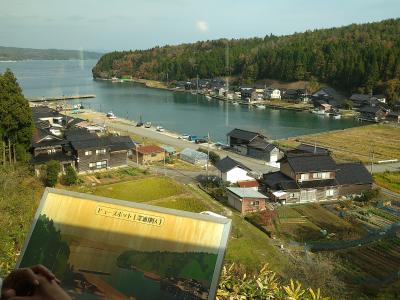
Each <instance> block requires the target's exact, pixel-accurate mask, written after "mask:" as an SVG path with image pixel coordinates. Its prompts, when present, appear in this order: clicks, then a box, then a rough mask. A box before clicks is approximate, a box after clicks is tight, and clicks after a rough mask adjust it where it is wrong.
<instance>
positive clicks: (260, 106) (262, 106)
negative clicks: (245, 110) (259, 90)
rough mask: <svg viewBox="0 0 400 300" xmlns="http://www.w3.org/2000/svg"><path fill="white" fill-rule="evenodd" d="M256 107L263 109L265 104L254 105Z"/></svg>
mask: <svg viewBox="0 0 400 300" xmlns="http://www.w3.org/2000/svg"><path fill="white" fill-rule="evenodd" d="M256 107H257V108H258V109H265V105H261V104H258V105H256Z"/></svg>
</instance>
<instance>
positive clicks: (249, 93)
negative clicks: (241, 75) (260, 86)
mask: <svg viewBox="0 0 400 300" xmlns="http://www.w3.org/2000/svg"><path fill="white" fill-rule="evenodd" d="M240 97H241V99H242V101H246V102H252V101H256V100H257V99H258V93H257V92H256V91H255V90H254V89H253V88H251V87H242V88H241V89H240Z"/></svg>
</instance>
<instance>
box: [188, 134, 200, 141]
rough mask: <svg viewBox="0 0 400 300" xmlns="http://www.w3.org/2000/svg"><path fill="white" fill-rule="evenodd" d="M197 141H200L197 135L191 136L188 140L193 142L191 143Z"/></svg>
mask: <svg viewBox="0 0 400 300" xmlns="http://www.w3.org/2000/svg"><path fill="white" fill-rule="evenodd" d="M196 139H198V137H197V136H196V135H191V136H189V138H188V140H189V141H191V142H194V141H195V140H196Z"/></svg>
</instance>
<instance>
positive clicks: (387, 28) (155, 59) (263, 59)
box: [93, 19, 400, 98]
mask: <svg viewBox="0 0 400 300" xmlns="http://www.w3.org/2000/svg"><path fill="white" fill-rule="evenodd" d="M227 45H229V69H228V68H227V59H226V53H228V51H227ZM167 73H168V78H169V79H170V80H184V79H187V78H194V77H196V76H197V75H199V77H200V78H209V77H215V76H225V75H226V74H228V73H229V74H231V75H234V76H238V77H239V78H240V80H241V82H242V83H249V82H252V81H254V80H257V79H263V78H273V79H279V80H284V81H296V80H318V81H321V82H325V83H329V84H331V85H333V86H336V87H339V88H340V89H342V90H344V91H347V92H349V93H350V92H353V91H359V92H367V93H368V92H370V91H371V89H373V91H374V92H386V93H387V94H388V97H389V98H395V97H396V93H398V92H399V88H400V81H399V78H400V19H391V20H385V21H382V22H377V23H368V24H362V25H355V24H353V25H349V26H345V27H340V28H331V29H322V30H314V31H306V32H304V33H296V34H293V35H288V36H281V37H278V36H273V35H269V36H266V37H265V38H251V39H237V40H235V39H233V40H226V39H220V40H214V41H202V42H197V43H193V44H182V45H177V46H164V47H155V48H152V49H149V50H136V51H126V52H112V53H108V54H105V55H104V56H102V57H101V59H100V60H99V62H98V63H97V65H96V66H95V67H94V69H93V76H94V77H103V78H107V77H112V76H123V75H132V76H133V77H136V78H145V79H153V80H161V81H164V80H166V78H167Z"/></svg>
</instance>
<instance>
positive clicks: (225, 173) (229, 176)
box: [215, 156, 254, 183]
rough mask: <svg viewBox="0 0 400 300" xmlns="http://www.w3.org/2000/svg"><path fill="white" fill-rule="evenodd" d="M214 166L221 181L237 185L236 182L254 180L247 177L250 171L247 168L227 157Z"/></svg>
mask: <svg viewBox="0 0 400 300" xmlns="http://www.w3.org/2000/svg"><path fill="white" fill-rule="evenodd" d="M215 166H216V168H217V169H218V170H219V171H220V177H221V179H222V180H223V181H226V182H230V183H237V182H238V181H246V180H254V178H253V177H250V176H249V175H248V173H249V172H250V171H251V170H250V169H249V168H248V167H246V166H245V165H243V164H241V163H240V162H238V161H236V160H234V159H232V158H230V157H229V156H227V157H225V158H224V159H221V160H220V161H219V162H218V163H217V164H216V165H215Z"/></svg>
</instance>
